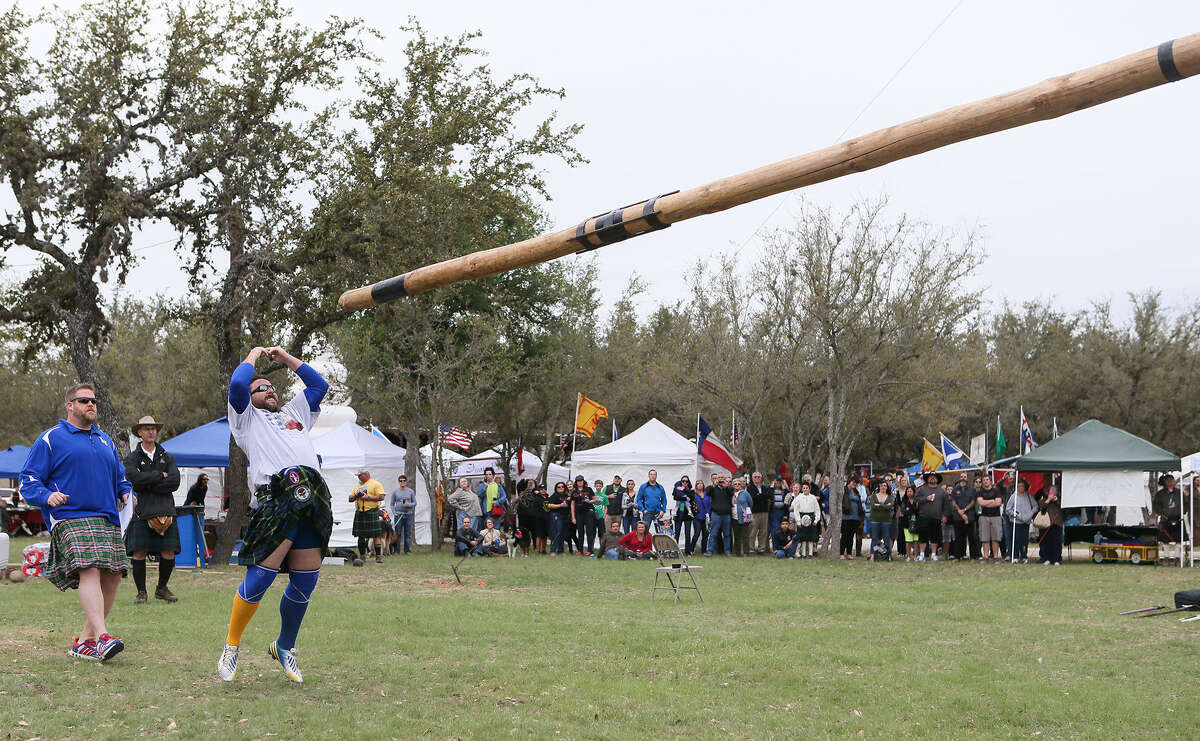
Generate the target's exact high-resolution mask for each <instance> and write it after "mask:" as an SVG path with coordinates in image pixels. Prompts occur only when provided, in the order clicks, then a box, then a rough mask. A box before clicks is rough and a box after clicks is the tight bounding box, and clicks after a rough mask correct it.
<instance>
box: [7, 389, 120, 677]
mask: <svg viewBox="0 0 1200 741" xmlns="http://www.w3.org/2000/svg"><path fill="white" fill-rule="evenodd" d="M66 401H67V418H66V419H60V420H59V421H58V424H57V425H55V426H54V427H51V428H50V429H48V430H46V431H45V432H43V433H42V434H41V435H39V436H38V438H37V440H35V441H34V443H33V447H32V449H31V450H30V451H29V456H28V457H27V458H26V459H25V466H24V468H23V469H22V470H21V496H23V497H25V500H26V501H27V502H29V503H30V504H33V505H36V506H38V507H40V508H41V510H42V517H43V518H44V519H45V521H46V526H47V527H48V528H49V529H50V558H49V561H48V562H47V564H46V570H45V572H44V573H45V576H46V578H47V579H49V581H50V583H52V584H53V585H54V586H56V587H58V588H59V589H60V590H62V591H64V592H65V591H66V590H68V589H78V590H79V603H80V604H81V605H82V606H83V615H84V626H83V631H82V632H81V633H80V634H79V637H78V638H76V639H75V640H74V641H73V642H72V644H71V649H70V651H68V652H67V653H68V655H70V656H72V657H74V658H77V659H86V660H89V661H107V660H108V659H111V658H112V657H113V656H116V655H117V654H118V653H120V652H121V650H122V649H123V648H124V647H125V644H124V643H122V642H121V640H120V639H119V638H114V637H113V636H111V635H109V633H108V628H107V627H106V625H105V620H106V619H107V618H108V613H109V611H110V610H112V606H113V602H114V601H115V600H116V598H117V587H118V586H119V585H120V584H121V577H122V576H123V575H124V574H125V572H126V571H128V570H129V561H128V559H127V557H126V555H125V542H124V541H123V540H122V539H121V521H120V519H119V518H118V516H117V509H118V503H121V505H122V506H123V505H124V503H125V502H127V501H128V500H129V493H130V491H131V487H130V485H129V482H128V481H126V480H125V464H124V463H123V462H122V461H121V459H120V457H119V456H118V455H117V451H116V448H115V447H114V446H113V441H112V438H110V437H109V436H108V435H105V434H104V433H103V432H101V431H100V428H99V427H97V426H96V388H95V386H93V385H92V384H90V383H77V384H75V385H74V386H72V387H71V388H69V389H68V390H67V395H66Z"/></svg>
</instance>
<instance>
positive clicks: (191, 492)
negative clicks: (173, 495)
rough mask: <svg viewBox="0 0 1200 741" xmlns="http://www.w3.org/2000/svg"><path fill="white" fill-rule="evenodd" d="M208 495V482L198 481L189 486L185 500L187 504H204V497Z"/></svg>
mask: <svg viewBox="0 0 1200 741" xmlns="http://www.w3.org/2000/svg"><path fill="white" fill-rule="evenodd" d="M207 495H208V483H207V482H204V481H197V482H196V483H194V484H192V485H191V487H190V488H188V493H187V497H186V498H185V499H184V500H183V503H184V504H185V505H189V504H200V505H202V504H204V497H206V496H207Z"/></svg>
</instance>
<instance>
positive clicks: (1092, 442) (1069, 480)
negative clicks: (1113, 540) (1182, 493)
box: [1014, 419, 1179, 543]
mask: <svg viewBox="0 0 1200 741" xmlns="http://www.w3.org/2000/svg"><path fill="white" fill-rule="evenodd" d="M1014 466H1015V467H1016V469H1017V470H1018V471H1061V472H1062V492H1061V495H1062V506H1063V507H1064V508H1074V507H1116V508H1117V511H1116V518H1117V524H1118V525H1140V524H1141V523H1142V522H1143V516H1142V513H1143V510H1145V509H1149V508H1150V507H1151V502H1150V484H1151V481H1150V479H1149V477H1148V476H1147V473H1148V472H1166V471H1175V470H1178V469H1179V456H1177V455H1175V454H1174V453H1170V452H1168V451H1166V450H1163V449H1162V448H1160V447H1158V446H1157V445H1155V444H1153V443H1150V442H1147V441H1145V440H1143V439H1142V438H1140V437H1138V436H1137V435H1133V434H1130V433H1128V432H1126V431H1125V430H1121V429H1118V428H1116V427H1112V426H1110V425H1106V424H1104V423H1103V422H1101V421H1099V420H1095V419H1089V420H1088V421H1087V422H1084V423H1083V424H1081V425H1079V426H1078V427H1076V428H1075V429H1073V430H1071V431H1070V432H1068V433H1067V434H1065V435H1062V436H1060V437H1058V438H1056V439H1054V440H1051V441H1050V442H1048V443H1046V444H1045V445H1042V446H1041V447H1039V448H1037V449H1036V450H1033V451H1031V452H1030V453H1028V454H1027V455H1023V456H1021V457H1020V458H1018V459H1017V461H1016V462H1015V464H1014ZM1067 536H1068V537H1067V542H1068V543H1070V542H1071V534H1070V533H1068V534H1067Z"/></svg>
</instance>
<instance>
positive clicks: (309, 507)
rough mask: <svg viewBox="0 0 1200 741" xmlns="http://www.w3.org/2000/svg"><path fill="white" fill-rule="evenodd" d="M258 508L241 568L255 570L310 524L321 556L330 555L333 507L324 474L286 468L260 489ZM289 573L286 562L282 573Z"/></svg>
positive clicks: (245, 540)
mask: <svg viewBox="0 0 1200 741" xmlns="http://www.w3.org/2000/svg"><path fill="white" fill-rule="evenodd" d="M254 494H255V496H257V497H258V508H257V509H255V510H253V511H252V512H251V513H250V518H249V521H248V523H247V525H246V535H245V536H244V537H243V538H242V548H241V550H239V551H238V564H239V565H241V566H255V565H257V564H259V563H262V561H263V559H265V558H266V557H267V556H269V555H271V554H272V553H274V552H275V549H276V548H278V547H279V545H280V544H281V543H283V541H284V540H287V537H288V535H290V534H291V532H292V530H293V529H294V528H295V527H296V526H297V525H299V524H301V523H307V524H308V525H309V527H311V528H312V529H313V531H314V532H316V534H317V536H318V537H319V538H320V539H321V543H322V545H321V555H322V556H323V557H324V556H328V555H329V536H330V535H332V534H333V504H332V503H331V500H330V497H329V487H328V486H326V485H325V479H323V478H321V474H320V473H318V472H317V471H316V470H314V469H311V468H309V467H308V466H293V467H291V468H285V469H283V470H282V471H280V472H279V473H277V474H274V475H272V476H271V481H270V482H269V483H267V484H264V485H263V486H260V487H258V489H256V490H255V492H254ZM286 570H287V560H286V559H285V560H284V562H283V565H282V566H281V567H280V571H286Z"/></svg>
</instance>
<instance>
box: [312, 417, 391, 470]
mask: <svg viewBox="0 0 1200 741" xmlns="http://www.w3.org/2000/svg"><path fill="white" fill-rule="evenodd" d="M313 447H314V448H316V450H317V455H319V456H321V468H322V469H329V468H352V469H354V470H356V471H357V470H358V469H360V468H366V469H370V468H371V467H372V466H375V467H376V468H404V455H405V451H404V448H401V447H400V446H398V445H393V444H392V443H391V442H389V441H388V440H385V439H384V438H382V437H379V436H378V435H373V434H371V433H370V432H368V431H366V430H364V429H363V428H361V427H359V426H358V425H356V424H354V423H353V422H351V421H346V422H343V423H342V424H341V425H339V426H337V427H335V428H334V429H333V430H331V431H329V432H327V433H325V434H324V435H322V436H320V437H318V438H316V439H315V440H313Z"/></svg>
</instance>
